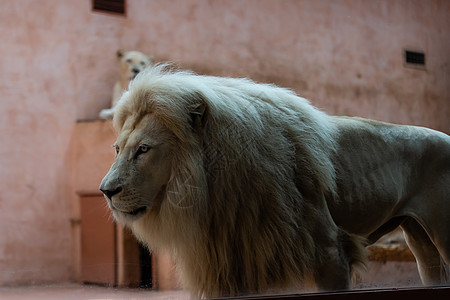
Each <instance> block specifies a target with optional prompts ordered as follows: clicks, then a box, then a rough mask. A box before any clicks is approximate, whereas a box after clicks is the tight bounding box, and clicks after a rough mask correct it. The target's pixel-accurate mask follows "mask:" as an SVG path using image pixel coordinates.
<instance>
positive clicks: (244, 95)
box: [114, 65, 338, 297]
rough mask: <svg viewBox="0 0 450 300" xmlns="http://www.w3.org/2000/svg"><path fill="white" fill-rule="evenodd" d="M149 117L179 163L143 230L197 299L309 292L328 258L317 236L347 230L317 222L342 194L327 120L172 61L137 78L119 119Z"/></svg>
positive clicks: (277, 92)
mask: <svg viewBox="0 0 450 300" xmlns="http://www.w3.org/2000/svg"><path fill="white" fill-rule="evenodd" d="M146 114H154V116H155V118H157V119H158V120H159V122H160V123H161V124H163V125H164V126H165V127H167V128H168V129H170V131H171V132H172V133H173V134H174V136H175V138H174V139H171V140H170V141H168V142H172V143H173V144H174V147H173V149H174V153H173V155H174V162H173V169H172V172H171V174H172V175H171V178H170V180H169V182H168V183H167V186H166V189H165V195H164V200H163V201H162V202H161V205H160V208H159V210H158V211H157V212H155V213H152V214H147V215H144V216H143V217H142V218H140V219H139V220H137V221H136V222H134V223H133V224H132V226H131V227H132V230H133V232H134V233H135V234H136V236H137V237H138V238H139V239H140V240H142V241H143V242H145V243H146V244H148V245H149V247H150V248H152V249H154V250H158V249H165V250H168V251H170V253H171V254H172V256H173V257H174V259H175V261H176V264H177V268H179V271H180V274H181V276H180V277H181V280H182V282H183V284H184V285H185V286H186V287H188V288H189V289H190V290H191V291H192V292H193V294H194V295H195V296H208V297H211V296H224V295H238V294H242V293H254V292H262V291H276V290H281V289H286V288H299V287H301V285H300V283H301V282H304V281H305V280H307V279H309V278H310V277H311V275H312V274H313V273H314V269H315V267H316V266H317V264H318V262H319V261H321V260H323V257H322V252H321V251H322V249H321V247H317V243H318V241H319V242H320V241H321V239H322V237H323V236H328V235H329V236H331V235H337V234H338V233H337V232H338V231H337V229H333V228H335V225H334V223H332V224H331V223H330V224H322V223H318V221H317V220H319V219H320V220H321V219H323V218H322V217H321V216H322V215H326V214H328V212H327V207H326V204H325V201H324V198H325V196H326V195H329V194H330V193H334V191H335V170H334V168H333V164H332V162H331V161H330V156H331V154H332V153H333V151H335V144H334V139H333V134H334V132H335V129H334V125H333V124H332V123H331V122H330V121H329V118H328V116H327V115H326V114H324V113H323V112H321V111H319V110H317V109H315V108H314V107H313V106H311V105H310V104H309V102H308V101H307V100H305V99H303V98H300V97H298V96H296V95H295V94H294V93H293V92H291V91H289V90H286V89H282V88H278V87H275V86H273V85H265V84H256V83H254V82H252V81H250V80H247V79H232V78H218V77H210V76H200V75H195V74H192V73H190V72H186V71H167V70H166V66H164V65H161V66H155V67H153V68H151V69H149V70H147V71H145V72H143V73H142V74H140V75H139V76H138V77H137V78H136V79H135V80H134V81H133V83H132V84H131V87H130V90H129V91H128V92H127V93H126V94H125V95H124V96H123V97H122V99H121V101H120V102H119V104H118V107H117V111H116V115H115V117H114V126H115V128H116V129H117V130H118V131H119V132H120V130H121V128H122V127H123V126H124V124H125V122H136V121H137V120H140V119H142V117H143V116H144V115H146ZM328 219H331V218H327V220H328Z"/></svg>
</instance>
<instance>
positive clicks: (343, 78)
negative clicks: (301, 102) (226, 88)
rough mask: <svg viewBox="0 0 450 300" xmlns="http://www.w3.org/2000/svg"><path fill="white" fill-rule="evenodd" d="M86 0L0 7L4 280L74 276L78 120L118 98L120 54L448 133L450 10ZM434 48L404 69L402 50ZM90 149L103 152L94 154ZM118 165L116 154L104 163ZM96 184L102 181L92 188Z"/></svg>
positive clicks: (337, 0) (344, 1) (286, 0)
mask: <svg viewBox="0 0 450 300" xmlns="http://www.w3.org/2000/svg"><path fill="white" fill-rule="evenodd" d="M127 5H128V7H127V16H126V17H121V16H114V15H109V14H102V13H95V12H92V11H91V3H90V1H89V0H82V1H78V0H76V1H75V0H60V1H53V0H39V1H33V0H3V1H2V2H1V6H0V95H1V100H0V113H1V117H0V137H1V145H0V154H1V155H0V284H2V285H5V284H24V283H30V282H51V281H61V280H70V279H72V278H73V276H74V273H75V272H74V268H75V267H74V265H73V257H74V253H73V251H74V245H73V242H72V238H71V225H70V218H71V216H72V215H73V207H72V206H71V201H70V200H71V199H73V197H74V195H73V194H74V190H75V186H76V185H78V183H79V182H77V181H76V173H75V172H76V167H75V166H76V162H75V161H74V159H75V158H74V156H73V153H74V152H73V151H72V148H74V147H77V146H78V145H76V144H73V143H71V141H72V139H71V137H72V135H73V132H74V124H75V121H76V120H77V119H93V118H96V116H97V114H98V112H99V111H100V109H101V108H105V107H106V106H107V105H108V103H109V98H110V94H111V90H112V86H113V84H114V81H115V80H116V78H117V71H116V69H117V68H116V65H115V51H116V50H117V49H119V48H127V49H135V50H140V51H143V52H147V53H152V54H153V55H154V56H155V58H156V60H159V61H165V60H171V61H175V62H177V63H179V64H180V65H181V66H183V67H186V68H191V69H194V70H195V71H198V72H200V73H207V74H215V75H227V76H245V77H251V78H253V79H255V80H258V81H263V82H270V83H276V84H279V85H282V86H285V87H290V88H292V89H294V90H295V91H297V92H298V93H299V94H301V95H302V96H305V97H307V98H309V99H311V101H312V102H313V104H315V105H317V106H319V107H320V108H322V109H323V110H325V111H326V112H328V113H331V114H345V115H359V116H364V117H371V118H376V119H380V120H385V121H391V122H398V123H409V124H417V125H423V126H428V127H432V128H435V129H439V130H442V131H444V132H447V133H450V118H449V116H450V89H449V86H450V36H449V30H450V2H448V1H443V0H427V1H420V0H410V1H403V0H395V1H392V0H380V1H371V0H321V1H313V0H292V1H290V0H280V1H271V0H247V1H228V0H216V1H207V0H168V1H158V0H127ZM405 48H408V49H412V50H421V51H424V52H425V54H426V67H425V69H414V68H408V67H405V66H404V64H403V50H404V49H405ZM86 151H94V150H91V149H89V148H87V149H86ZM107 159H109V158H107ZM89 185H90V186H97V185H98V184H97V183H90V184H89Z"/></svg>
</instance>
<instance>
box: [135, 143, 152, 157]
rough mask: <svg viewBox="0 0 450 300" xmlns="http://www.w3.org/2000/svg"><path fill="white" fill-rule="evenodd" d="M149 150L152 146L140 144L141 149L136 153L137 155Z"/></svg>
mask: <svg viewBox="0 0 450 300" xmlns="http://www.w3.org/2000/svg"><path fill="white" fill-rule="evenodd" d="M148 150H150V146H148V145H140V146H139V149H138V151H137V153H136V156H137V155H139V154H142V153H147V152H148Z"/></svg>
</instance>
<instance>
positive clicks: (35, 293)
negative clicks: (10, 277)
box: [0, 283, 189, 300]
mask: <svg viewBox="0 0 450 300" xmlns="http://www.w3.org/2000/svg"><path fill="white" fill-rule="evenodd" d="M0 299H2V300H28V299H30V300H31V299H33V300H40V299H46V300H62V299H64V300H72V299H73V300H83V299H127V300H129V299H130V300H131V299H151V300H153V299H155V300H156V299H159V300H163V299H164V300H172V299H189V294H188V293H186V292H184V291H181V290H180V291H167V292H159V291H151V290H145V289H119V288H112V287H101V286H95V285H82V284H77V283H64V284H55V285H42V286H25V287H0Z"/></svg>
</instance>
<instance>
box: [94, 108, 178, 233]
mask: <svg viewBox="0 0 450 300" xmlns="http://www.w3.org/2000/svg"><path fill="white" fill-rule="evenodd" d="M171 141H173V134H171V132H170V131H169V130H168V129H167V128H165V127H164V126H162V125H161V124H160V123H159V122H158V120H156V119H155V118H154V116H152V115H151V114H149V115H145V116H143V117H142V118H141V119H140V120H137V121H134V122H131V120H130V121H129V122H127V124H124V126H123V127H122V128H121V131H120V135H119V137H118V138H117V141H116V143H115V144H114V147H115V149H116V159H115V161H114V163H113V165H112V166H111V169H110V171H109V173H108V174H107V175H106V176H105V178H104V179H103V181H102V183H101V186H100V189H101V190H102V191H103V192H104V193H105V195H106V196H107V197H106V198H107V200H108V205H109V207H110V209H111V210H112V212H113V214H114V217H115V218H116V219H117V220H118V221H120V222H123V223H125V224H129V223H130V222H132V221H133V220H136V219H138V218H139V217H140V216H142V215H143V214H145V213H146V212H147V211H148V210H154V209H157V207H158V206H159V205H160V202H161V201H162V198H163V196H164V193H165V187H166V185H167V182H168V181H169V178H170V174H171V164H172V160H173V146H174V145H173V143H172V142H171Z"/></svg>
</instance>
